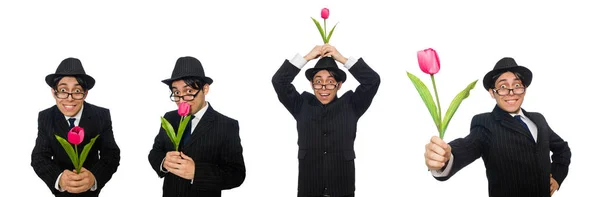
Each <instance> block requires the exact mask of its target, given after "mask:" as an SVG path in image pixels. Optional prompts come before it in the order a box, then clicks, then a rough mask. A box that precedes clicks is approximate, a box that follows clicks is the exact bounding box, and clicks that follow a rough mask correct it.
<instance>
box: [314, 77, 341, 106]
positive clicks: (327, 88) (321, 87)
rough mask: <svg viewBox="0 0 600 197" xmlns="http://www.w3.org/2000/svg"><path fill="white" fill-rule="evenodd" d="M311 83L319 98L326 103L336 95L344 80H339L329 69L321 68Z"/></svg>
mask: <svg viewBox="0 0 600 197" xmlns="http://www.w3.org/2000/svg"><path fill="white" fill-rule="evenodd" d="M310 85H311V86H312V87H313V90H314V93H315V96H316V97H317V99H318V100H319V101H320V102H321V103H322V104H324V105H325V104H328V103H330V102H331V101H332V100H333V99H334V98H335V97H336V95H337V91H338V90H339V89H340V88H341V87H342V82H337V81H336V80H335V78H334V77H333V76H332V75H331V73H329V71H327V70H321V71H319V72H317V74H315V76H314V77H313V80H312V82H311V84H310Z"/></svg>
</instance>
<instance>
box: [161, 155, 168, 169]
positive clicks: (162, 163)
mask: <svg viewBox="0 0 600 197" xmlns="http://www.w3.org/2000/svg"><path fill="white" fill-rule="evenodd" d="M165 159H166V157H165V158H163V160H162V162H160V171H161V172H164V173H168V172H169V171H168V170H165V169H164V168H163V165H164V164H165Z"/></svg>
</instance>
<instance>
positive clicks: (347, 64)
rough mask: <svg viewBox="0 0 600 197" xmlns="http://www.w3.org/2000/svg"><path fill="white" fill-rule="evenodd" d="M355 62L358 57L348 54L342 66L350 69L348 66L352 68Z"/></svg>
mask: <svg viewBox="0 0 600 197" xmlns="http://www.w3.org/2000/svg"><path fill="white" fill-rule="evenodd" d="M303 59H304V58H303ZM356 62H358V59H356V58H355V57H352V56H350V57H348V60H346V63H345V64H344V67H346V68H347V69H350V68H352V66H354V64H356Z"/></svg>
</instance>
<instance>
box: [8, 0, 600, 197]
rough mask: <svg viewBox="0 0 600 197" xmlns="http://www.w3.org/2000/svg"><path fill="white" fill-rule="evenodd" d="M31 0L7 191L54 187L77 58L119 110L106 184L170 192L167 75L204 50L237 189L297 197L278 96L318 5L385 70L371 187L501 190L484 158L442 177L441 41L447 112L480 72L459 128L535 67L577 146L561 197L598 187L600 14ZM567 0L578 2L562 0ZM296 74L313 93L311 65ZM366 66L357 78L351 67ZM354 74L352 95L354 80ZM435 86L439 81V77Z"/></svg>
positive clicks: (377, 104) (531, 94)
mask: <svg viewBox="0 0 600 197" xmlns="http://www.w3.org/2000/svg"><path fill="white" fill-rule="evenodd" d="M201 2H202V3H200V2H198V1H194V2H187V1H186V2H179V1H177V2H176V1H169V2H168V3H166V2H163V3H157V2H151V1H127V2H125V1H110V2H109V1H103V2H102V3H88V2H79V1H68V2H67V1H39V2H30V1H18V2H16V1H15V2H12V3H7V2H2V3H0V27H1V30H0V68H1V69H2V72H1V74H0V75H1V77H0V80H1V81H0V84H2V87H3V91H2V95H1V96H0V99H2V101H1V102H0V105H1V106H0V109H2V113H1V114H2V115H1V120H2V125H3V128H2V134H3V135H2V136H3V140H2V143H0V150H1V151H2V152H1V154H2V156H3V158H2V162H0V169H2V177H3V178H1V179H0V196H14V195H19V196H51V194H50V191H49V190H48V189H47V188H46V186H45V185H44V183H43V182H42V181H41V179H39V178H38V177H37V176H36V174H35V173H34V171H33V169H32V168H31V166H30V161H31V156H30V154H31V150H32V149H33V147H34V142H35V138H36V133H37V114H38V112H39V111H41V110H43V109H46V108H48V107H50V106H52V105H54V102H55V101H54V99H53V98H52V95H51V93H50V88H49V87H48V86H47V85H46V83H45V82H44V77H45V76H46V75H48V74H51V73H53V72H54V71H55V69H56V67H57V66H58V64H59V63H60V61H61V60H63V59H64V58H67V57H76V58H79V59H81V60H82V62H83V65H84V68H85V70H86V72H87V73H88V74H90V75H92V76H93V77H94V78H95V79H96V80H97V84H96V86H95V87H94V88H93V89H92V90H91V91H90V94H89V96H88V97H87V99H86V101H88V102H90V103H93V104H96V105H99V106H103V107H106V108H109V109H110V110H111V114H112V120H113V128H114V135H115V138H116V140H117V143H118V145H119V146H120V148H121V158H122V159H121V165H120V166H119V168H118V171H117V172H116V174H114V176H113V178H112V180H110V182H109V183H108V184H107V185H106V187H105V188H104V189H103V190H102V195H101V196H125V195H129V194H132V192H136V194H138V195H139V196H160V195H161V187H162V179H160V178H158V176H157V175H156V173H155V172H154V171H153V170H152V168H151V167H150V165H149V163H148V159H147V156H148V152H149V150H150V148H151V146H152V143H153V139H154V137H155V135H156V134H157V132H158V129H159V127H160V125H159V121H160V120H159V117H160V116H161V115H163V114H164V113H165V112H166V111H169V110H173V109H175V108H176V106H175V105H174V104H173V103H172V102H171V101H170V100H169V98H168V96H169V90H168V88H167V87H166V85H164V84H162V83H161V82H160V81H161V80H163V79H166V78H169V77H170V75H171V71H172V69H173V67H174V65H175V61H176V60H177V58H178V57H181V56H187V55H190V56H194V57H197V58H198V59H200V61H201V62H202V64H203V65H204V68H205V71H206V74H207V75H208V76H210V77H212V78H213V79H214V81H215V82H214V84H213V85H211V89H210V93H209V95H208V96H207V99H208V101H210V102H211V104H212V106H213V107H214V108H215V109H216V110H217V111H219V112H222V113H223V114H226V115H228V116H230V117H233V118H235V119H237V120H239V122H240V135H241V139H242V145H243V147H244V157H245V162H246V168H247V178H246V180H245V182H244V183H243V184H242V186H241V187H239V188H236V189H233V190H229V191H224V194H223V195H224V196H232V197H233V196H295V195H296V187H297V173H298V172H297V169H298V163H297V159H296V156H297V145H296V140H297V133H296V130H295V121H294V119H293V118H292V116H291V115H289V113H288V112H287V110H285V108H284V107H283V106H282V105H281V104H280V103H279V101H278V100H277V96H276V94H275V91H274V90H273V87H272V85H271V77H272V75H273V74H274V73H275V71H276V70H277V69H278V68H279V66H280V65H281V64H282V63H283V61H284V60H285V59H286V58H292V57H293V56H294V55H295V54H296V53H301V54H302V55H304V54H305V53H307V52H308V51H309V50H310V49H311V48H312V47H313V46H314V45H316V44H320V43H321V39H320V37H319V33H318V31H317V29H316V28H315V26H314V24H313V23H312V21H311V19H310V17H315V18H320V10H321V8H323V7H328V8H329V9H330V10H331V17H330V19H329V21H328V22H329V24H330V25H329V28H331V27H332V24H334V23H335V22H339V25H338V27H337V29H336V30H335V32H334V35H333V36H332V39H331V42H330V43H331V44H332V45H334V46H336V47H337V48H338V49H339V51H340V52H341V53H342V54H343V55H345V56H355V57H363V58H364V59H365V61H366V62H367V63H368V64H369V65H370V66H371V67H372V68H373V69H374V70H376V71H377V72H378V73H379V74H380V75H381V79H382V83H381V86H380V88H379V91H378V93H377V95H376V97H375V99H374V101H373V104H372V105H371V107H370V109H369V110H368V111H367V112H366V113H365V115H364V116H363V117H362V118H361V120H360V121H359V123H358V125H359V126H358V134H357V139H356V143H355V149H356V155H357V157H356V180H357V181H356V189H357V190H356V194H357V196H377V195H382V196H406V195H409V194H410V195H412V196H440V195H446V196H459V195H460V196H486V195H487V179H486V177H485V168H484V167H483V162H482V161H481V159H479V160H477V161H475V162H474V163H473V164H471V165H470V166H468V167H466V168H464V169H463V170H462V171H460V172H459V173H458V174H456V175H455V176H454V177H452V178H451V179H450V180H448V181H446V182H438V181H436V180H435V179H434V178H432V177H431V174H430V173H429V172H428V171H427V168H426V166H425V165H424V160H423V152H424V145H425V144H426V143H427V142H428V140H429V138H430V137H431V136H432V135H437V133H436V130H435V127H434V124H433V121H432V120H431V117H430V115H429V113H428V112H427V109H426V107H425V105H424V104H423V102H422V101H421V99H420V97H419V96H418V94H417V92H416V90H415V88H414V87H413V85H412V84H411V82H410V80H409V79H408V78H407V76H406V74H405V72H406V71H409V72H411V73H413V74H415V75H417V76H418V77H420V78H421V79H423V80H424V81H425V83H426V84H428V85H429V86H430V85H431V83H430V80H429V79H428V76H427V75H426V74H424V73H422V72H421V71H420V69H419V67H418V64H417V55H416V52H417V51H418V50H422V49H425V48H429V47H431V48H434V49H436V50H437V51H438V53H439V57H440V61H441V71H440V72H439V73H438V74H437V75H436V80H437V82H438V89H439V94H440V100H441V101H442V103H441V104H442V108H443V109H444V111H445V109H446V108H447V106H448V104H449V102H450V100H451V99H452V98H453V97H454V95H455V94H456V93H458V92H459V91H460V90H461V89H463V88H464V87H465V86H466V85H467V84H468V83H469V82H471V81H473V80H480V81H479V82H478V84H477V86H476V87H475V89H474V90H473V91H471V96H470V97H469V98H468V99H466V100H465V101H464V102H463V104H462V105H461V106H460V108H459V110H458V112H457V113H456V114H455V116H454V118H453V120H452V122H451V124H450V126H449V128H448V131H447V135H446V139H447V140H452V139H455V138H458V137H463V136H465V135H467V134H468V132H469V124H470V121H471V117H472V116H473V115H475V114H478V113H483V112H489V111H491V110H492V108H493V106H494V104H495V102H494V100H493V99H491V98H490V96H489V94H488V93H487V92H486V91H484V89H483V88H482V87H483V86H482V84H481V80H482V78H483V76H484V75H485V73H486V72H487V71H489V70H491V69H492V67H493V66H494V64H495V63H496V61H498V60H499V59H500V58H502V57H505V56H510V57H514V58H515V59H516V60H517V63H519V64H521V65H523V66H526V67H528V68H530V69H531V70H532V71H533V73H534V78H533V82H532V84H531V86H530V88H529V89H528V90H527V96H526V100H525V102H524V104H523V107H524V108H525V109H526V110H529V111H538V112H542V113H543V114H544V116H545V117H546V119H547V120H548V122H549V123H550V126H551V127H552V128H553V129H554V131H556V132H557V133H558V134H559V135H560V136H561V137H562V138H563V139H565V140H567V141H568V142H569V145H570V147H571V150H572V152H573V157H572V164H571V166H570V171H569V175H568V177H567V179H566V180H565V182H564V184H563V186H562V188H561V190H560V191H558V192H557V193H555V196H583V195H584V194H588V193H594V192H595V191H596V189H594V187H596V185H597V184H595V183H597V180H596V179H595V178H594V177H595V175H594V174H595V172H596V170H595V169H597V164H598V161H599V160H598V154H597V153H598V151H597V150H598V149H597V146H596V144H597V143H596V142H597V139H598V138H599V137H600V134H599V130H598V128H597V121H598V120H597V118H598V115H597V113H598V109H599V107H598V105H597V103H596V102H595V101H597V99H594V97H593V96H592V95H593V94H597V90H598V87H597V81H598V79H597V72H596V71H597V66H598V63H597V59H598V58H597V56H598V52H600V50H598V49H597V48H596V46H598V44H600V39H599V37H598V35H600V31H599V30H598V28H597V24H598V18H600V14H599V13H598V11H597V7H596V6H593V5H592V4H591V3H593V1H590V3H583V2H578V1H568V4H566V3H557V2H554V1H537V2H533V1H527V2H524V1H515V2H509V1H498V2H487V1H486V2H483V1H470V2H467V1H439V2H430V1H418V2H417V1H413V2H400V1H375V0H369V1H366V0H363V1H348V0H344V1H342V0H340V1H331V0H330V1H322V0H319V1H316V0H313V1H308V0H302V1H264V0H254V1H242V0H235V1H233V0H230V1H226V0H223V1H201ZM561 2H562V1H561ZM314 63H315V62H310V63H309V64H308V65H307V66H306V67H305V68H304V69H303V70H302V71H301V74H300V75H299V76H298V77H297V78H296V81H294V84H295V85H296V87H298V90H299V91H305V90H310V89H309V84H308V82H307V81H306V79H305V78H304V70H305V69H306V68H310V67H312V66H313V65H314ZM349 76H351V75H349ZM357 85H358V84H357V82H356V80H355V79H354V78H352V77H349V79H348V81H347V83H345V84H344V86H343V88H342V90H341V92H345V91H347V90H351V89H352V90H354V88H355V87H356V86H357ZM430 88H431V86H430Z"/></svg>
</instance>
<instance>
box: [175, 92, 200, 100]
mask: <svg viewBox="0 0 600 197" xmlns="http://www.w3.org/2000/svg"><path fill="white" fill-rule="evenodd" d="M200 92H202V90H198V92H196V93H195V94H186V95H182V96H175V93H173V92H171V95H169V98H170V99H171V101H173V102H178V101H176V100H175V98H179V100H182V99H183V97H185V96H192V99H190V100H185V99H183V101H193V100H194V99H196V96H198V94H199V93H200Z"/></svg>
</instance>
